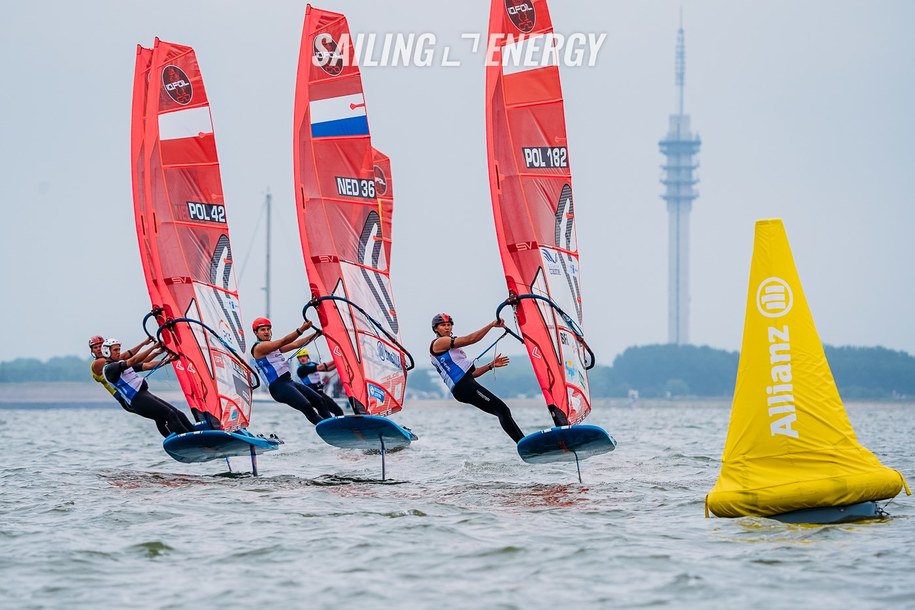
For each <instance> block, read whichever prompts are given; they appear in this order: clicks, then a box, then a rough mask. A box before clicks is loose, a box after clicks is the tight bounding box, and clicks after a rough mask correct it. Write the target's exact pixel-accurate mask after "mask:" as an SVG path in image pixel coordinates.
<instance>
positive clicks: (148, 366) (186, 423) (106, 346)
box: [101, 339, 194, 436]
mask: <svg viewBox="0 0 915 610" xmlns="http://www.w3.org/2000/svg"><path fill="white" fill-rule="evenodd" d="M144 343H149V342H144ZM164 351H165V349H164V348H163V347H162V346H161V345H159V344H158V343H156V344H154V345H152V346H150V347H148V348H146V349H145V350H143V351H141V352H137V353H135V354H134V355H133V356H130V357H128V358H126V359H123V357H124V356H125V355H126V354H122V353H121V342H120V341H118V340H117V339H106V340H105V342H104V343H102V347H101V354H102V356H103V357H104V358H105V361H106V362H107V364H105V367H104V368H103V369H102V374H103V375H104V376H105V379H107V380H108V382H109V383H110V384H111V385H113V386H114V387H115V388H116V389H117V391H118V392H119V393H120V394H121V396H123V397H124V400H125V401H127V405H128V406H127V407H125V408H126V409H127V410H128V411H130V412H131V413H136V414H137V415H139V416H140V417H145V418H147V419H152V420H154V421H155V422H156V428H158V429H159V433H160V434H161V435H162V436H168V435H170V434H172V433H175V434H184V433H185V432H192V431H193V430H194V424H192V423H191V421H190V420H189V419H188V417H187V415H185V414H184V413H182V412H181V411H179V410H178V409H177V408H175V407H173V406H172V405H170V404H169V403H167V402H165V401H164V400H162V399H161V398H159V397H158V396H156V395H155V394H153V393H152V392H150V391H149V385H148V384H147V383H146V379H145V378H143V377H141V376H140V375H139V373H142V372H143V371H151V370H153V369H154V368H156V367H158V366H160V365H162V364H165V363H168V362H171V361H172V360H173V359H174V356H172V355H168V356H165V357H164V358H162V359H161V360H156V357H157V356H159V354H161V353H163V352H164Z"/></svg>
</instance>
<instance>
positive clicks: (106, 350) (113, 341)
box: [101, 339, 121, 358]
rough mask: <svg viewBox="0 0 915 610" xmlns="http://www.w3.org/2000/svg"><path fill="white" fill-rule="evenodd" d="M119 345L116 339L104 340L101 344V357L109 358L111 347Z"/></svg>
mask: <svg viewBox="0 0 915 610" xmlns="http://www.w3.org/2000/svg"><path fill="white" fill-rule="evenodd" d="M120 344H121V342H120V341H118V340H117V339H106V340H105V342H104V343H102V350H101V351H102V356H104V357H105V358H111V346H112V345H120Z"/></svg>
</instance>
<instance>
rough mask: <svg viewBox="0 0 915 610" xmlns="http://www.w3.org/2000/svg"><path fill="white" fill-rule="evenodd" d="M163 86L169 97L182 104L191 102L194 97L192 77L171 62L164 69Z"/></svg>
mask: <svg viewBox="0 0 915 610" xmlns="http://www.w3.org/2000/svg"><path fill="white" fill-rule="evenodd" d="M162 87H163V88H164V89H165V92H166V93H167V94H168V97H170V98H172V100H173V101H175V102H177V103H179V104H181V105H182V106H186V105H188V104H190V103H191V99H192V98H193V97H194V89H193V87H191V79H189V78H188V77H187V74H185V73H184V70H182V69H181V68H179V67H178V66H174V65H171V64H169V65H167V66H165V67H164V68H163V69H162Z"/></svg>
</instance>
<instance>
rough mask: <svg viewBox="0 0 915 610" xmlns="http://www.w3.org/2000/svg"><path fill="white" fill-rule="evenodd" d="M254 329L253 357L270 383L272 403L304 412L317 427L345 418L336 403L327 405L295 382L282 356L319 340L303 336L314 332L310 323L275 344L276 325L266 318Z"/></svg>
mask: <svg viewBox="0 0 915 610" xmlns="http://www.w3.org/2000/svg"><path fill="white" fill-rule="evenodd" d="M251 327H252V329H253V330H254V336H255V337H256V338H257V341H256V342H255V343H254V345H253V346H251V355H252V356H253V357H254V361H255V363H256V364H257V368H258V369H259V370H260V372H261V374H262V375H263V376H264V377H265V378H266V380H267V385H268V390H269V391H270V396H272V397H273V400H275V401H277V402H281V403H283V404H287V405H289V406H290V407H292V408H293V409H296V410H298V411H301V412H302V413H303V414H304V415H305V417H307V418H308V421H310V422H311V423H313V424H315V425H317V424H318V422H320V421H321V420H322V419H327V418H329V417H333V416H335V415H343V410H342V409H340V407H338V406H337V404H336V403H335V402H334V401H333V400H328V401H327V402H325V401H324V400H322V399H321V395H320V394H319V393H318V392H315V391H314V390H313V389H311V388H309V387H307V386H304V385H302V384H301V383H297V382H295V381H293V380H292V375H290V373H289V363H288V362H287V361H286V358H285V357H284V356H283V352H291V351H292V350H298V349H299V348H301V347H302V346H304V345H305V344H306V343H308V342H309V341H313V340H314V339H315V338H316V337H317V333H314V334H312V335H309V336H308V337H302V333H304V332H305V331H306V330H308V329H309V328H311V322H305V323H304V324H303V325H302V326H300V327H299V328H297V329H295V330H294V331H292V332H291V333H289V334H288V335H286V336H285V337H281V338H280V339H276V340H272V337H273V325H272V324H271V323H270V320H268V319H267V318H258V319H256V320H255V321H254V323H253V324H252V325H251ZM328 403H332V404H333V407H332V408H331V406H330V404H328Z"/></svg>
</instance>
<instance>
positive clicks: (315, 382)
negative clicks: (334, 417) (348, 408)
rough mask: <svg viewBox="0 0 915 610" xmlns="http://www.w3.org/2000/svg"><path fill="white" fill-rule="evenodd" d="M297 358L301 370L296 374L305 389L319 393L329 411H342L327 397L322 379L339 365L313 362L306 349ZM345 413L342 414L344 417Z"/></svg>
mask: <svg viewBox="0 0 915 610" xmlns="http://www.w3.org/2000/svg"><path fill="white" fill-rule="evenodd" d="M318 334H319V333H318V332H316V333H315V334H314V337H312V339H310V340H309V341H308V342H307V343H310V342H311V341H313V340H314V339H315V338H317V336H318ZM296 358H297V359H298V361H299V368H297V369H296V371H295V374H296V375H297V376H298V378H299V379H301V380H302V385H304V386H305V387H308V388H311V389H312V390H314V391H315V392H317V393H318V396H320V397H321V400H323V401H324V404H325V405H326V406H327V408H328V410H330V411H332V412H336V411H337V410H339V409H340V407H338V406H337V403H336V402H334V399H333V398H331V397H330V396H328V395H327V393H326V392H325V391H324V380H323V379H322V377H321V373H328V372H330V371H333V370H334V369H336V368H337V365H336V364H335V363H334V362H333V361H330V362H312V361H311V356H309V354H308V350H307V349H305V348H304V347H303V348H302V349H300V350H299V351H298V352H296ZM342 414H343V412H342V411H341V412H340V415H342Z"/></svg>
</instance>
